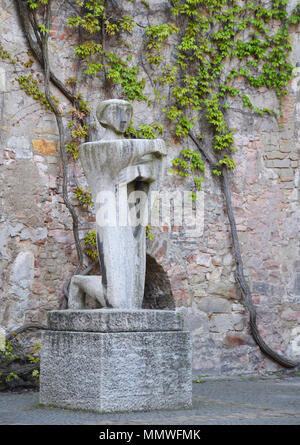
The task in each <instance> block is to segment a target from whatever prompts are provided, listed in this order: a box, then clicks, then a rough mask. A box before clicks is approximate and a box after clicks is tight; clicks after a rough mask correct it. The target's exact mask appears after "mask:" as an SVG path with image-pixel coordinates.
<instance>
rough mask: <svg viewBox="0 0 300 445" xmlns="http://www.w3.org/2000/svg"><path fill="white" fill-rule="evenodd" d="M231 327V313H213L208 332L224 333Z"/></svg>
mask: <svg viewBox="0 0 300 445" xmlns="http://www.w3.org/2000/svg"><path fill="white" fill-rule="evenodd" d="M232 329H233V321H232V316H231V314H217V315H213V317H212V318H211V321H210V325H209V330H210V332H216V333H219V334H221V333H224V332H227V331H230V330H232Z"/></svg>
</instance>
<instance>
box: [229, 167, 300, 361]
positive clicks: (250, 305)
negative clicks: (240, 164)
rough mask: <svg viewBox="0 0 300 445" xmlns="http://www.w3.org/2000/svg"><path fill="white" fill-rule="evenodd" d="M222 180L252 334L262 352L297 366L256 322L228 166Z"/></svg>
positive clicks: (240, 281) (238, 277)
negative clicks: (265, 337) (266, 337)
mask: <svg viewBox="0 0 300 445" xmlns="http://www.w3.org/2000/svg"><path fill="white" fill-rule="evenodd" d="M221 181H222V185H223V192H224V196H225V202H226V209H227V216H228V220H229V224H230V230H231V237H232V243H233V250H234V256H235V263H236V281H237V283H238V285H239V287H240V289H241V292H242V294H243V296H244V301H245V305H246V307H247V309H248V311H249V315H250V330H251V334H252V335H253V338H254V340H255V341H256V343H257V345H258V346H259V348H260V349H261V351H262V352H264V353H265V354H266V355H267V356H268V357H270V358H271V359H272V360H274V361H275V362H277V363H279V364H280V365H282V366H284V367H285V368H295V367H296V366H298V365H299V364H300V362H295V361H293V360H290V359H289V358H286V357H284V356H282V355H281V354H278V353H277V352H275V351H274V350H273V349H271V348H270V347H269V346H268V345H267V344H266V343H265V341H264V340H263V338H262V337H261V335H260V333H259V331H258V328H257V324H256V309H255V306H254V305H253V302H252V295H251V292H250V288H249V286H248V283H247V281H246V279H245V275H244V265H243V260H242V255H241V250H240V243H239V238H238V233H237V229H236V221H235V216H234V212H233V208H232V200H231V190H230V180H229V174H228V170H227V168H226V167H223V169H222V175H221Z"/></svg>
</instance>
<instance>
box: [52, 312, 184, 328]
mask: <svg viewBox="0 0 300 445" xmlns="http://www.w3.org/2000/svg"><path fill="white" fill-rule="evenodd" d="M48 326H49V329H51V330H54V331H88V332H138V331H139V332H143V331H145V332H146V331H180V330H181V329H182V328H183V319H182V317H181V316H180V314H179V313H176V312H175V311H159V310H146V309H145V310H139V311H136V310H133V311H123V310H118V309H91V310H88V309H86V310H78V311H73V310H65V311H62V310H61V311H51V312H49V313H48Z"/></svg>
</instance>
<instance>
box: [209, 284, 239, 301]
mask: <svg viewBox="0 0 300 445" xmlns="http://www.w3.org/2000/svg"><path fill="white" fill-rule="evenodd" d="M208 292H209V293H210V294H212V295H214V294H216V295H220V296H222V297H224V298H228V299H230V298H233V299H234V298H236V290H235V286H234V285H233V283H230V282H228V281H210V282H209V286H208Z"/></svg>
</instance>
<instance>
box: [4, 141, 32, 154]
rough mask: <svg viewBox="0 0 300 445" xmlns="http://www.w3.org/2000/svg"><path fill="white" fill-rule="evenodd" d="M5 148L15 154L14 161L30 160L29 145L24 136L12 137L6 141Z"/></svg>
mask: <svg viewBox="0 0 300 445" xmlns="http://www.w3.org/2000/svg"><path fill="white" fill-rule="evenodd" d="M6 147H7V148H8V149H10V150H12V151H13V152H14V153H15V157H16V159H31V158H32V151H31V149H30V143H29V140H28V139H27V138H25V137H24V136H12V137H11V138H9V139H8V141H7V144H6Z"/></svg>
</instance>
